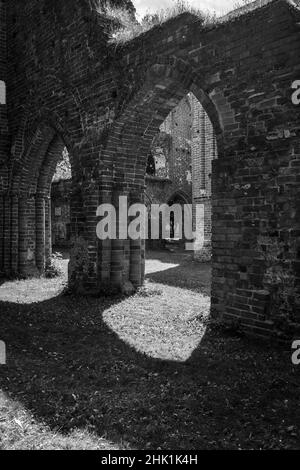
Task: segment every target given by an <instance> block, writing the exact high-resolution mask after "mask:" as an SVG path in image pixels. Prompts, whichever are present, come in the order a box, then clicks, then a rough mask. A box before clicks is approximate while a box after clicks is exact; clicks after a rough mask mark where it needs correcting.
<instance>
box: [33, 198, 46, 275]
mask: <svg viewBox="0 0 300 470" xmlns="http://www.w3.org/2000/svg"><path fill="white" fill-rule="evenodd" d="M45 215H46V214H45V199H44V196H43V195H42V194H41V195H40V194H39V195H37V197H36V201H35V227H36V248H35V258H36V267H37V269H38V270H39V272H40V273H41V274H43V273H44V272H45V247H46V218H45Z"/></svg>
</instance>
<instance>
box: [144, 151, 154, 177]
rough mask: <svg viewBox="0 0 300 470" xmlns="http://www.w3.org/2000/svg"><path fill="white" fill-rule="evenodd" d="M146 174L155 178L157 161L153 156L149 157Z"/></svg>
mask: <svg viewBox="0 0 300 470" xmlns="http://www.w3.org/2000/svg"><path fill="white" fill-rule="evenodd" d="M146 173H147V175H150V176H155V160H154V157H153V155H152V154H150V155H149V156H148V161H147V169H146Z"/></svg>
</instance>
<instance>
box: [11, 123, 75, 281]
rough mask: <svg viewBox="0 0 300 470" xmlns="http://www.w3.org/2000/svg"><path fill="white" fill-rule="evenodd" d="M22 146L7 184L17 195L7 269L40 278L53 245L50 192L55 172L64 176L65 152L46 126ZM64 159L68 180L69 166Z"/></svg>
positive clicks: (50, 129) (56, 137) (52, 130)
mask: <svg viewBox="0 0 300 470" xmlns="http://www.w3.org/2000/svg"><path fill="white" fill-rule="evenodd" d="M26 144H27V146H26V151H24V152H23V154H22V155H21V156H20V158H19V159H16V161H15V166H14V178H13V180H12V182H11V188H12V191H14V193H17V196H16V197H15V202H14V204H15V208H14V209H13V210H15V211H16V212H17V213H18V218H17V219H15V222H14V226H13V230H12V236H11V238H12V244H13V245H14V254H15V256H14V258H13V260H12V262H11V268H12V270H13V272H17V273H19V274H20V275H21V276H25V277H28V276H29V277H30V276H37V275H44V274H45V273H46V272H47V269H48V268H49V266H50V269H51V259H52V253H53V251H52V244H53V241H54V243H55V236H54V240H53V235H55V231H54V232H53V216H54V217H55V207H53V204H52V201H51V188H52V181H53V177H54V175H55V174H56V172H57V170H59V169H60V170H61V171H60V174H63V175H64V170H63V169H62V167H64V165H65V162H66V156H67V151H66V144H65V142H64V140H63V138H62V136H61V135H60V134H59V133H58V132H57V131H56V130H55V129H54V128H53V127H52V125H48V124H46V123H45V124H42V125H40V126H38V127H37V128H36V129H35V130H34V132H32V134H28V136H27V141H26ZM67 159H68V165H67V166H68V171H67V173H68V176H70V173H71V164H70V161H69V158H67ZM69 207H70V203H69V201H68V210H67V212H68V224H69V225H68V228H66V229H67V230H68V233H67V234H66V235H67V238H68V239H69V238H70V236H71V234H70V231H71V229H70V220H71V219H70V209H69ZM53 211H54V214H53Z"/></svg>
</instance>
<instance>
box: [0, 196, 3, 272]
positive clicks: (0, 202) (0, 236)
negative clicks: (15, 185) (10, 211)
mask: <svg viewBox="0 0 300 470" xmlns="http://www.w3.org/2000/svg"><path fill="white" fill-rule="evenodd" d="M3 271H4V196H3V195H0V272H3Z"/></svg>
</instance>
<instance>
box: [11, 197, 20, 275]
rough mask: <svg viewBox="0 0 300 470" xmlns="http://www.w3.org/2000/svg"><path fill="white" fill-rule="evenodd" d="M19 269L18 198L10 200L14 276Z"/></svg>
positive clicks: (12, 269) (12, 268)
mask: <svg viewBox="0 0 300 470" xmlns="http://www.w3.org/2000/svg"><path fill="white" fill-rule="evenodd" d="M18 268H19V196H18V195H13V196H12V198H11V271H12V274H16V273H17V272H18Z"/></svg>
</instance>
